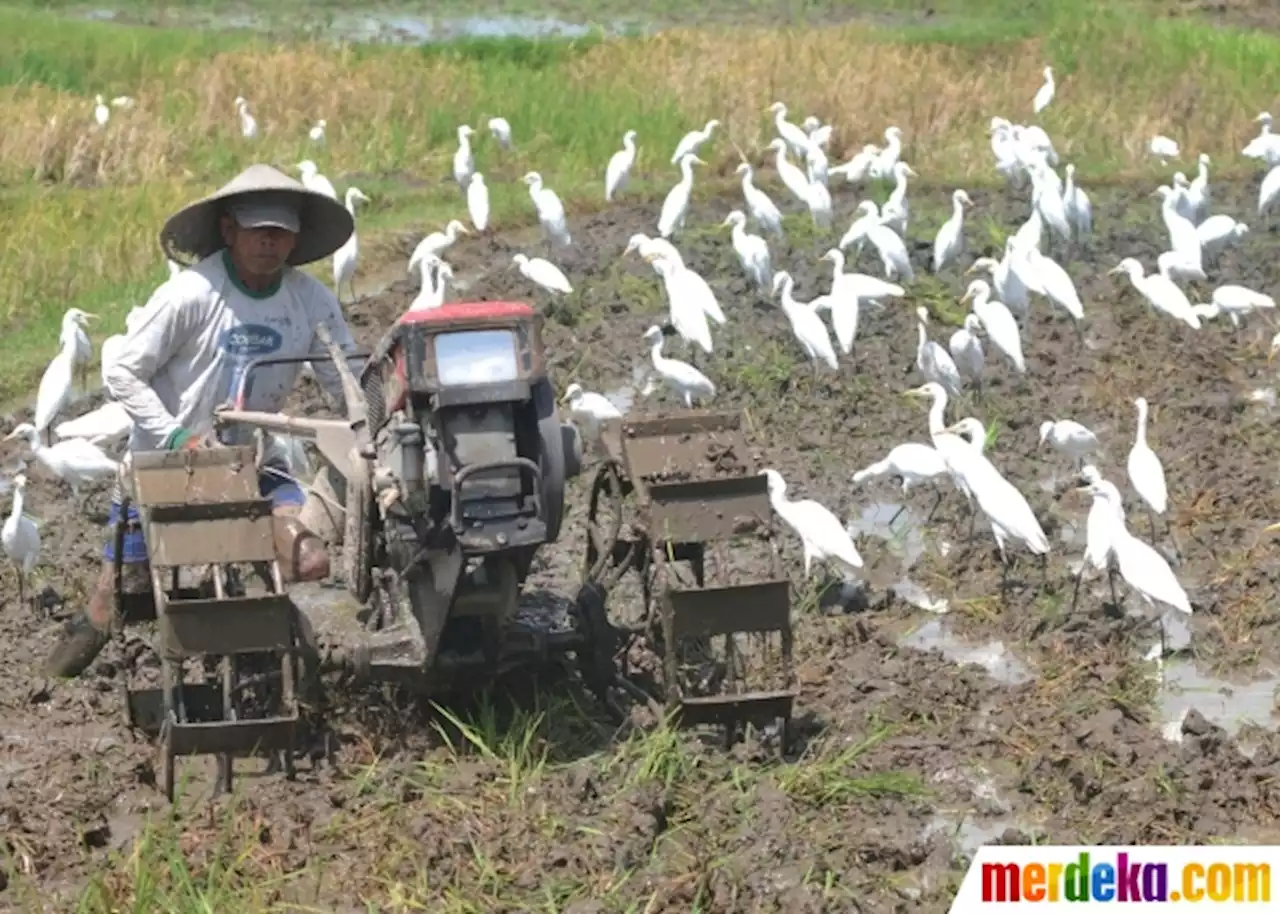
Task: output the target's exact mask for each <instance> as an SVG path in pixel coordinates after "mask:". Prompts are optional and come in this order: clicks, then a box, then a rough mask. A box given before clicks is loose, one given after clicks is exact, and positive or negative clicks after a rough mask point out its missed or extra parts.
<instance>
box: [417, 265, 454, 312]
mask: <svg viewBox="0 0 1280 914" xmlns="http://www.w3.org/2000/svg"><path fill="white" fill-rule="evenodd" d="M418 267H419V269H420V271H421V273H422V286H421V288H419V290H418V294H417V296H416V297H415V298H414V300H413V302H412V303H411V304H410V305H409V310H410V311H429V310H431V309H432V308H439V307H440V306H441V305H443V304H444V299H445V295H446V294H447V293H448V286H449V280H450V279H452V278H453V268H452V267H450V266H449V264H447V263H445V262H444V261H443V260H441V259H440V258H439V257H438V256H436V255H435V254H431V253H428V254H425V255H424V256H423V257H422V258H421V259H419V261H418Z"/></svg>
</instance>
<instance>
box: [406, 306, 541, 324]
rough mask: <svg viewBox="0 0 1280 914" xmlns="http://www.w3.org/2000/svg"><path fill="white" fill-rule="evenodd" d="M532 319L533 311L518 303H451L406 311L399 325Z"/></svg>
mask: <svg viewBox="0 0 1280 914" xmlns="http://www.w3.org/2000/svg"><path fill="white" fill-rule="evenodd" d="M512 317H515V318H522V317H533V309H532V308H531V307H529V306H528V305H526V304H525V303H524V302H518V301H481V302H453V303H451V304H447V305H441V306H440V307H439V308H428V309H426V310H424V311H406V312H405V313H404V314H402V315H400V320H399V321H397V323H400V324H448V323H451V322H453V321H473V320H477V319H478V320H484V319H485V318H498V319H501V318H512Z"/></svg>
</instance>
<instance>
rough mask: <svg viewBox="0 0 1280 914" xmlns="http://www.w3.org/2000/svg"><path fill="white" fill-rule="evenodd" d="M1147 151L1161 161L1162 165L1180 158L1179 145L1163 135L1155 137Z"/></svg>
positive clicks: (1148, 145)
mask: <svg viewBox="0 0 1280 914" xmlns="http://www.w3.org/2000/svg"><path fill="white" fill-rule="evenodd" d="M1147 149H1148V150H1149V151H1150V152H1151V154H1152V155H1153V156H1155V157H1156V158H1158V159H1160V161H1161V163H1162V164H1167V162H1166V160H1167V159H1176V158H1177V157H1178V144H1177V143H1176V142H1174V141H1173V140H1171V139H1169V138H1168V137H1167V136H1164V135H1162V134H1156V135H1155V136H1153V137H1152V138H1151V142H1150V143H1148V144H1147Z"/></svg>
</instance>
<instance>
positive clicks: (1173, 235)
mask: <svg viewBox="0 0 1280 914" xmlns="http://www.w3.org/2000/svg"><path fill="white" fill-rule="evenodd" d="M1153 196H1158V197H1160V198H1161V203H1160V216H1161V218H1162V219H1163V220H1164V224H1165V228H1166V229H1167V230H1168V232H1169V248H1170V249H1171V250H1172V251H1174V252H1175V253H1176V254H1177V255H1178V256H1179V258H1181V259H1182V260H1183V261H1185V262H1186V263H1187V265H1188V266H1190V267H1193V268H1195V269H1197V270H1198V269H1201V267H1202V257H1203V255H1202V252H1201V250H1200V236H1199V235H1197V234H1196V226H1195V223H1194V222H1192V221H1191V220H1190V219H1188V218H1187V217H1186V216H1184V215H1183V214H1182V213H1180V212H1178V208H1177V201H1178V200H1179V199H1182V197H1181V195H1180V194H1178V193H1175V192H1174V190H1173V189H1172V188H1170V187H1160V188H1157V189H1156V190H1155V191H1154V192H1153Z"/></svg>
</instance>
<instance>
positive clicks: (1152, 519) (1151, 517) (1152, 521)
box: [1147, 508, 1156, 546]
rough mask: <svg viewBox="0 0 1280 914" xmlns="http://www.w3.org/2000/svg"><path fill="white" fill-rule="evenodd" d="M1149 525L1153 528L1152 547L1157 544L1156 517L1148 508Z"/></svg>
mask: <svg viewBox="0 0 1280 914" xmlns="http://www.w3.org/2000/svg"><path fill="white" fill-rule="evenodd" d="M1147 523H1148V524H1149V525H1150V526H1151V545H1152V546H1154V545H1155V544H1156V516H1155V515H1154V514H1153V513H1152V512H1151V509H1150V508H1147Z"/></svg>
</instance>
